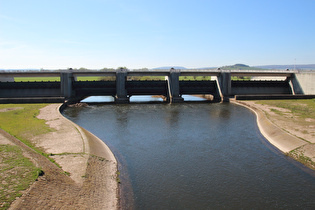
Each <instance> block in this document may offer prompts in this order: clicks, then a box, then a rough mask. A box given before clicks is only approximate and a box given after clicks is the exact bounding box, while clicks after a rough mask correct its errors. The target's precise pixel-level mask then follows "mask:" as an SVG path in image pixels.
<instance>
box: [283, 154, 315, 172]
mask: <svg viewBox="0 0 315 210" xmlns="http://www.w3.org/2000/svg"><path fill="white" fill-rule="evenodd" d="M288 156H290V157H292V158H294V159H295V160H297V161H299V162H300V163H302V164H303V165H306V166H308V167H309V168H311V169H313V170H315V162H314V161H312V159H311V158H310V157H307V156H305V155H304V154H303V153H302V152H300V151H297V150H293V151H291V152H289V153H288Z"/></svg>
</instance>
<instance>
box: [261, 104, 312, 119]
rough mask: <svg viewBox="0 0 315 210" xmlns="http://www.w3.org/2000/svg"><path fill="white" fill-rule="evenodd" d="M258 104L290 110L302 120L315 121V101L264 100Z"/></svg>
mask: <svg viewBox="0 0 315 210" xmlns="http://www.w3.org/2000/svg"><path fill="white" fill-rule="evenodd" d="M257 103H259V104H266V105H270V106H275V107H280V108H284V109H288V110H290V111H291V113H292V114H294V115H297V116H299V117H302V118H312V119H315V99H296V100H264V101H257Z"/></svg>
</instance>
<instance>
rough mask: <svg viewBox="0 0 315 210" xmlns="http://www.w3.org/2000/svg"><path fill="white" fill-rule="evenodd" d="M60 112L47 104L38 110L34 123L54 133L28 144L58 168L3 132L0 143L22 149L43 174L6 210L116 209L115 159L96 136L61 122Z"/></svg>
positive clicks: (54, 105)
mask: <svg viewBox="0 0 315 210" xmlns="http://www.w3.org/2000/svg"><path fill="white" fill-rule="evenodd" d="M59 107H60V104H51V105H48V106H45V107H44V108H42V109H40V113H39V115H38V116H37V118H39V119H43V120H45V121H46V124H47V125H49V127H50V128H51V130H52V131H51V132H48V133H45V134H40V135H35V136H33V137H32V138H31V139H30V141H31V142H32V143H33V144H34V145H36V147H41V148H42V149H43V150H44V151H45V153H47V154H50V157H51V158H53V159H54V160H55V161H56V163H57V164H58V165H60V166H61V168H59V167H58V166H57V165H56V164H54V163H52V162H51V161H49V160H48V159H47V158H45V157H44V156H42V155H39V154H38V153H36V152H34V151H33V150H32V149H30V148H29V147H27V146H26V145H25V144H23V143H21V142H20V141H19V140H17V139H16V138H14V137H13V136H10V135H8V134H6V133H5V132H2V133H1V136H2V138H4V139H5V141H2V142H0V143H1V144H7V143H8V142H9V143H11V144H15V145H18V146H19V147H21V148H23V151H24V154H25V155H26V156H27V157H29V158H30V159H31V160H32V161H33V162H34V163H35V164H36V166H37V167H40V168H41V169H42V170H43V171H44V174H43V176H40V177H39V178H38V181H36V182H34V183H33V184H32V185H31V187H30V188H29V190H27V191H26V192H23V196H22V197H20V198H18V199H17V200H16V201H15V202H13V204H12V205H11V207H10V209H33V208H34V207H36V208H41V209H47V208H53V209H54V208H55V209H60V208H73V209H118V182H117V161H116V159H115V157H114V155H113V154H112V152H111V151H110V149H109V148H108V147H107V146H106V145H105V144H104V143H103V142H102V141H101V140H100V139H98V138H97V137H96V136H94V135H93V134H91V133H89V132H88V131H86V130H84V129H82V128H81V127H79V126H77V125H76V124H74V123H72V122H71V121H69V120H68V119H66V118H64V117H63V116H62V115H61V114H60V111H59ZM8 111H10V110H8Z"/></svg>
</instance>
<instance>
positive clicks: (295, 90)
mask: <svg viewBox="0 0 315 210" xmlns="http://www.w3.org/2000/svg"><path fill="white" fill-rule="evenodd" d="M286 80H288V82H289V84H290V87H291V91H292V94H293V95H295V94H304V92H303V89H302V88H301V85H300V83H299V81H298V79H297V78H296V75H295V74H292V75H291V77H287V79H286Z"/></svg>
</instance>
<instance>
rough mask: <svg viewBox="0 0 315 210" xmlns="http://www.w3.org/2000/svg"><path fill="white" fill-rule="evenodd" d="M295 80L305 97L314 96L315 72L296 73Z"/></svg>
mask: <svg viewBox="0 0 315 210" xmlns="http://www.w3.org/2000/svg"><path fill="white" fill-rule="evenodd" d="M295 78H296V80H297V81H298V83H299V85H300V87H301V89H302V90H303V93H304V94H305V95H314V94H315V71H314V73H297V74H295Z"/></svg>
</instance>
